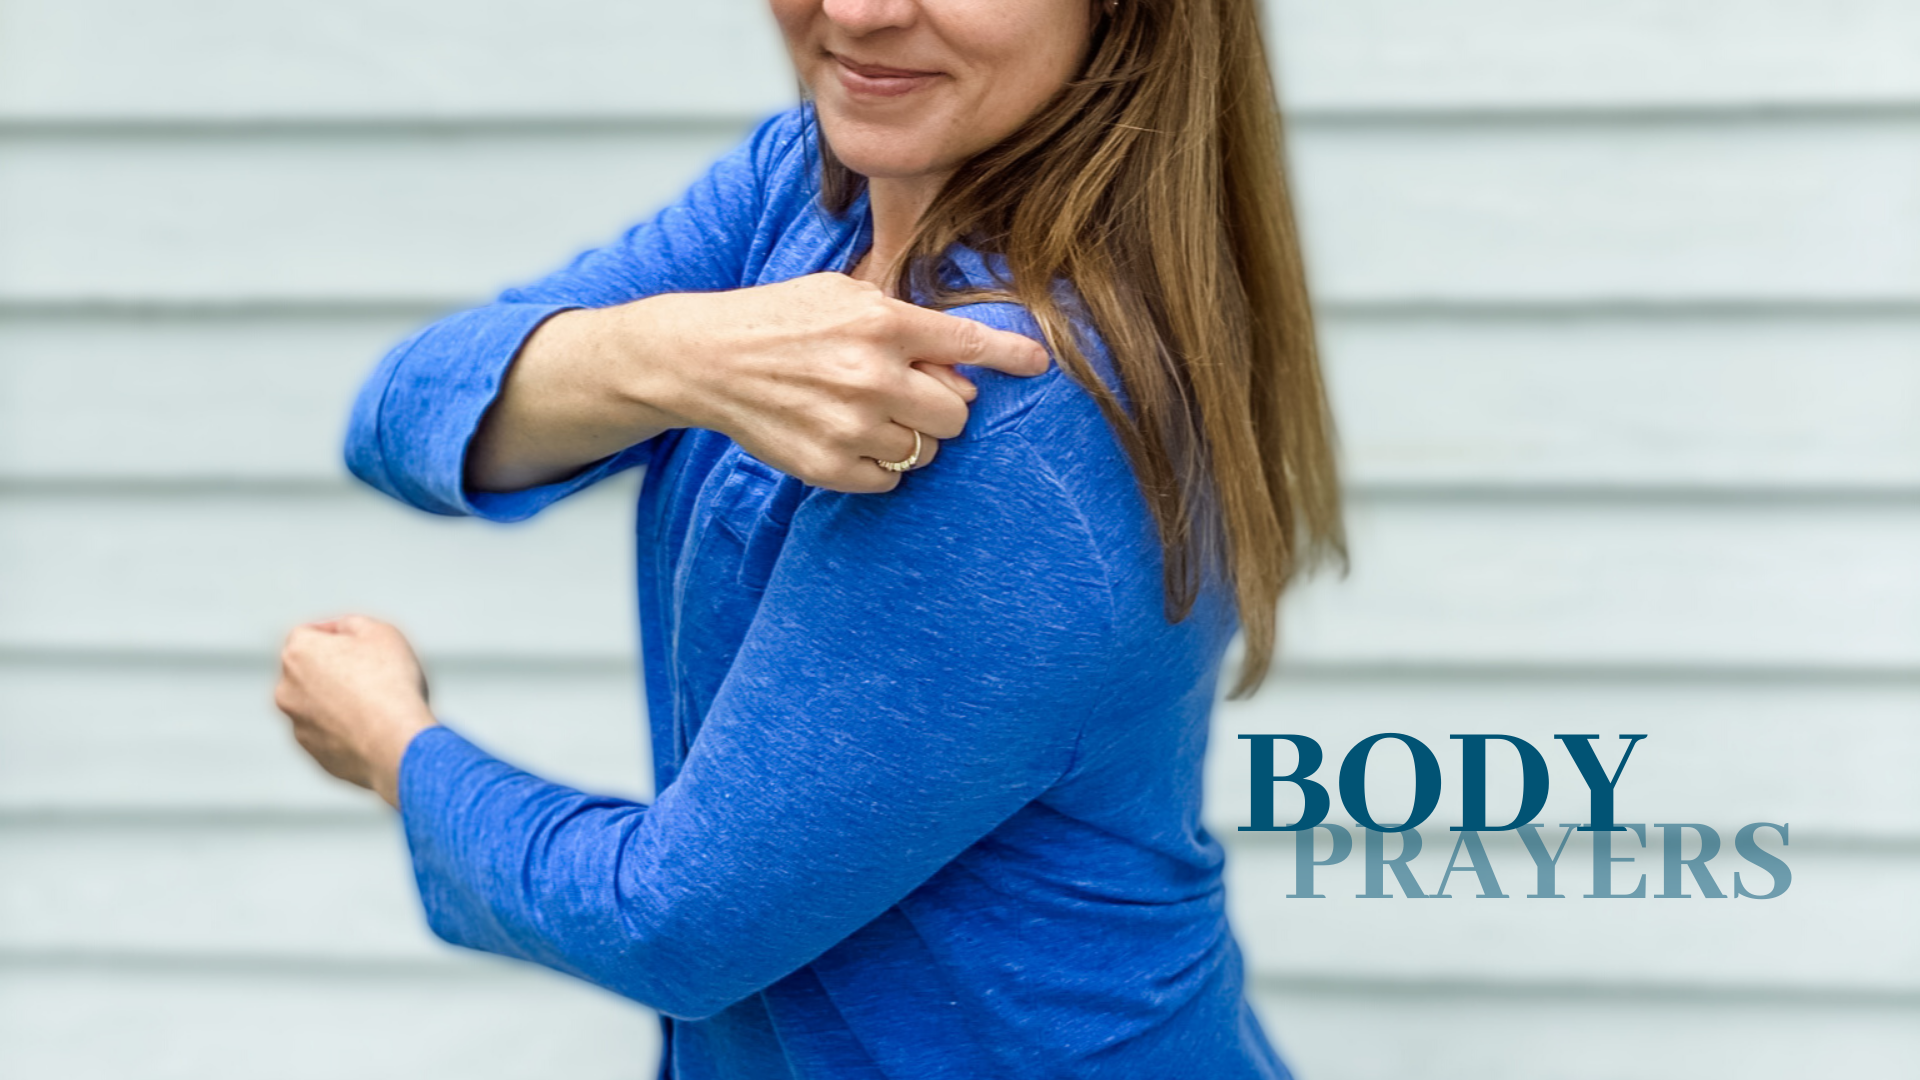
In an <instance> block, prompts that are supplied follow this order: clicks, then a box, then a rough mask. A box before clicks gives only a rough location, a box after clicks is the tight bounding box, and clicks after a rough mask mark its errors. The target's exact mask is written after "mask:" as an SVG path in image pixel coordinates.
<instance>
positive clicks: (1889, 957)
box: [0, 821, 1920, 992]
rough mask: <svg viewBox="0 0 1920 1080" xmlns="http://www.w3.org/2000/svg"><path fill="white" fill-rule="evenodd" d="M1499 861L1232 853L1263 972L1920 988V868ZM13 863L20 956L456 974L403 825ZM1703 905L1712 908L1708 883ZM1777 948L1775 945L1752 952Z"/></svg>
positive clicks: (51, 838) (71, 844) (21, 849)
mask: <svg viewBox="0 0 1920 1080" xmlns="http://www.w3.org/2000/svg"><path fill="white" fill-rule="evenodd" d="M1656 839H1657V834H1656ZM1555 840H1556V841H1557V837H1555ZM1428 841H1429V843H1430V845H1431V848H1432V850H1427V851H1425V852H1423V853H1422V854H1421V855H1420V856H1419V857H1418V858H1416V859H1415V860H1413V862H1412V864H1411V866H1412V870H1413V873H1414V874H1415V876H1416V878H1417V879H1418V880H1419V881H1420V882H1422V884H1423V886H1424V887H1425V888H1427V889H1429V890H1432V889H1434V888H1436V887H1437V885H1438V881H1439V877H1440V867H1441V865H1442V864H1443V863H1444V862H1445V860H1446V857H1447V855H1448V854H1449V852H1450V850H1451V846H1450V845H1444V844H1442V843H1441V841H1440V839H1439V834H1429V835H1428ZM1772 841H1773V838H1771V837H1769V838H1768V841H1767V842H1768V844H1769V847H1770V849H1772V850H1777V849H1778V848H1777V844H1774V843H1773V842H1772ZM1629 847H1630V845H1629ZM1731 847H1732V845H1731V837H1730V836H1729V837H1728V850H1726V851H1725V852H1723V853H1722V855H1721V856H1720V857H1718V858H1716V859H1714V860H1713V861H1712V862H1711V863H1709V864H1708V865H1709V866H1710V867H1711V868H1712V869H1713V870H1714V871H1715V877H1716V879H1717V880H1718V881H1719V882H1720V883H1721V887H1722V888H1724V889H1727V890H1728V891H1729V892H1730V891H1731V886H1732V873H1733V871H1734V870H1736V869H1737V870H1740V871H1741V873H1742V878H1743V880H1744V881H1745V882H1746V884H1747V885H1748V887H1749V888H1752V887H1754V886H1756V885H1758V886H1759V887H1760V888H1761V889H1762V890H1764V889H1765V888H1767V887H1768V883H1769V876H1768V875H1767V874H1766V873H1765V872H1763V871H1756V870H1754V869H1753V868H1751V867H1749V866H1747V864H1746V863H1745V862H1743V861H1742V860H1740V859H1738V858H1737V857H1736V856H1735V854H1734V853H1733V851H1732V850H1731ZM1489 848H1490V851H1491V853H1492V858H1493V860H1494V864H1495V866H1496V869H1497V871H1498V873H1499V877H1500V883H1501V885H1502V888H1503V890H1504V891H1506V892H1508V893H1509V894H1510V895H1509V897H1508V898H1507V899H1479V898H1477V897H1476V895H1475V894H1476V892H1477V891H1478V886H1477V884H1476V882H1475V879H1474V877H1473V875H1471V874H1465V875H1460V874H1456V875H1455V876H1454V877H1453V878H1452V880H1451V881H1450V882H1449V884H1448V890H1447V891H1448V893H1449V894H1450V897H1449V898H1432V899H1427V900H1410V899H1405V898H1396V899H1393V900H1390V901H1378V900H1362V899H1359V898H1357V897H1356V895H1355V894H1357V893H1359V892H1360V891H1362V888H1363V875H1362V868H1361V867H1360V865H1359V862H1360V859H1359V857H1358V854H1357V853H1356V855H1355V856H1354V857H1353V858H1350V859H1349V860H1348V861H1347V862H1346V863H1343V864H1341V865H1338V866H1334V867H1331V868H1327V869H1324V870H1322V871H1320V873H1319V874H1318V875H1317V876H1316V879H1315V884H1316V888H1317V889H1318V891H1320V892H1322V893H1325V894H1327V899H1323V900H1309V899H1288V898H1287V895H1286V894H1287V893H1289V892H1292V891H1294V878H1293V848H1292V843H1291V841H1290V840H1282V841H1279V842H1272V843H1261V844H1236V845H1235V846H1233V847H1232V848H1230V851H1229V855H1228V862H1227V867H1228V885H1227V895H1228V903H1229V911H1230V918H1231V919H1232V921H1233V925H1234V928H1235V934H1236V936H1237V937H1238V938H1239V939H1240V941H1241V944H1242V946H1243V947H1244V949H1245V952H1246V955H1247V957H1248V964H1249V967H1250V969H1251V970H1252V971H1253V972H1254V973H1255V975H1256V977H1259V978H1268V977H1273V978H1296V979H1298V978H1324V979H1357V978H1364V979H1372V980H1376V981H1381V982H1392V981H1395V980H1434V979H1455V980H1474V981H1480V982H1501V983H1522V984H1524V983H1527V982H1529V981H1532V982H1540V981H1547V982H1552V981H1566V982H1574V983H1593V984H1596V985H1602V986H1604V985H1609V984H1634V985H1653V986H1659V985H1674V986H1686V987H1706V988H1708V989H1711V988H1714V987H1720V988H1723V989H1725V990H1730V991H1733V990H1741V989H1747V990H1752V989H1758V988H1771V989H1775V990H1798V991H1815V990H1836V989H1846V988H1852V989H1855V990H1866V989H1874V990H1879V991H1885V992H1892V991H1899V992H1915V991H1920V924H1915V923H1914V922H1913V920H1911V919H1908V918H1906V917H1905V913H1906V912H1908V911H1909V910H1910V908H1911V904H1910V900H1909V898H1910V897H1911V895H1912V892H1913V890H1914V889H1915V888H1916V887H1920V858H1916V857H1915V856H1914V855H1913V854H1911V853H1908V854H1906V855H1883V854H1858V853H1849V852H1823V851H1821V850H1820V849H1819V848H1818V847H1817V846H1809V845H1807V844H1805V843H1804V838H1803V843H1802V844H1801V845H1799V846H1789V847H1788V848H1787V849H1785V852H1784V855H1785V858H1786V860H1787V862H1788V865H1789V866H1791V867H1792V869H1793V872H1794V877H1793V883H1792V885H1791V887H1790V888H1789V889H1788V891H1787V892H1786V894H1785V895H1783V896H1781V897H1779V898H1777V899H1774V900H1768V901H1756V900H1753V899H1744V898H1743V899H1723V900H1709V899H1705V898H1703V897H1699V896H1698V895H1696V896H1695V898H1694V899H1692V900H1690V901H1686V902H1681V901H1678V900H1657V899H1650V898H1649V899H1641V900H1590V899H1583V898H1581V894H1583V893H1586V892H1590V891H1593V890H1592V888H1591V884H1590V883H1591V880H1592V877H1591V860H1590V857H1589V855H1588V842H1587V840H1586V838H1585V837H1581V838H1578V839H1576V840H1574V841H1573V842H1571V843H1570V844H1569V845H1568V848H1567V852H1566V854H1565V855H1564V856H1563V859H1562V870H1561V872H1560V875H1559V878H1558V879H1557V885H1558V887H1559V891H1560V892H1562V893H1564V894H1566V895H1567V897H1568V898H1567V899H1563V900H1551V899H1539V900H1531V899H1526V898H1525V896H1526V894H1527V893H1528V892H1531V891H1533V888H1532V886H1533V877H1532V874H1531V872H1530V870H1529V867H1530V864H1529V863H1528V861H1527V858H1526V855H1525V853H1524V852H1523V851H1520V850H1518V845H1517V844H1514V843H1507V842H1502V841H1500V840H1498V839H1497V838H1496V839H1494V840H1491V841H1490V842H1489ZM1802 848H1805V850H1802ZM1615 854H1616V855H1618V856H1627V855H1636V854H1637V855H1638V856H1639V858H1637V859H1636V861H1635V862H1633V863H1631V864H1626V863H1622V864H1619V865H1618V867H1617V874H1616V877H1615V881H1617V882H1619V883H1620V885H1621V886H1622V887H1623V889H1625V890H1630V889H1631V888H1632V886H1633V884H1634V883H1635V882H1636V881H1637V880H1638V877H1637V876H1638V875H1640V874H1647V875H1649V877H1650V888H1649V889H1648V892H1649V893H1651V892H1656V891H1659V889H1660V888H1661V885H1660V868H1659V862H1658V854H1657V849H1656V850H1654V851H1651V852H1639V851H1638V850H1637V849H1634V850H1627V849H1626V848H1624V847H1616V850H1615ZM0 855H4V857H5V864H6V865H7V866H8V867H9V868H10V870H9V874H8V876H7V878H6V880H5V881H4V882H0V914H3V915H4V916H5V917H4V918H0V949H3V950H6V951H11V952H16V953H21V954H27V955H47V956H59V955H62V954H74V955H77V954H84V953H88V952H92V953H96V954H104V955H112V956H123V957H134V958H138V957H143V956H147V957H165V956H171V955H192V956H198V957H204V958H207V959H209V960H223V959H224V960H248V959H254V960H267V959H272V960H276V961H280V962H287V963H294V962H301V963H312V962H326V963H328V964H330V965H336V966H338V965H347V964H351V963H367V964H375V963H379V964H397V963H416V964H422V965H431V964H433V963H436V962H448V963H451V962H453V961H455V960H456V959H458V954H456V953H455V952H453V951H451V950H449V949H448V948H447V947H446V946H444V945H442V944H440V943H438V942H436V941H434V940H433V939H432V938H431V936H430V935H429V933H428V932H427V930H426V929H425V926H424V923H423V919H422V916H421V914H420V910H419V901H418V900H417V899H416V898H415V897H414V896H413V894H412V888H413V885H412V878H411V875H410V873H409V871H408V868H407V864H406V856H405V849H404V845H403V842H402V840H401V838H400V836H399V831H398V828H397V826H396V825H394V824H392V823H390V822H380V821H373V822H370V823H368V824H366V825H359V824H352V825H313V826H309V827H302V828H286V827H274V826H271V825H268V826H258V827H249V826H246V825H239V826H226V825H218V824H203V825H193V824H172V825H167V824H161V823H155V824H153V825H150V826H148V827H144V828H124V827H120V826H100V827H94V826H89V825H82V824H61V825H39V826H35V825H26V824H17V825H13V826H9V827H6V828H0ZM1389 880H1390V882H1391V879H1389ZM1393 891H1394V892H1395V893H1397V892H1398V891H1399V890H1398V888H1397V887H1395V888H1394V890H1393ZM1687 891H1688V892H1692V893H1695V894H1697V893H1698V889H1697V888H1694V887H1692V886H1691V883H1690V885H1689V888H1688V889H1687ZM1763 939H1764V940H1766V941H1767V942H1768V947H1767V948H1766V949H1755V948H1754V947H1753V943H1754V942H1755V941H1757V940H1763Z"/></svg>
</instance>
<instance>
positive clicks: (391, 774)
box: [273, 615, 437, 809]
mask: <svg viewBox="0 0 1920 1080" xmlns="http://www.w3.org/2000/svg"><path fill="white" fill-rule="evenodd" d="M273 701H274V704H275V705H277V706H279V707H280V711H281V712H283V713H286V714H287V717H288V719H290V720H292V721H293V737H294V740H295V741H297V742H298V743H299V744H300V748H301V749H302V750H305V751H306V752H307V754H308V755H309V756H311V757H312V758H313V760H315V761H317V762H319V763H320V767H321V768H323V769H325V770H327V771H328V772H329V773H332V774H333V775H334V776H337V777H339V778H340V779H342V780H345V781H347V782H348V783H350V784H358V785H360V786H361V787H363V788H369V789H371V790H372V791H373V792H374V793H375V794H377V795H379V796H380V797H381V798H383V799H385V800H387V803H388V804H389V805H391V806H393V807H395V808H396V809H397V808H398V807H399V805H400V794H399V788H400V759H401V757H402V756H404V755H405V754H406V752H407V744H408V743H410V742H412V741H413V737H414V736H415V735H418V734H419V733H420V732H421V731H423V730H425V729H427V728H429V727H432V726H433V725H434V724H435V723H436V722H437V721H435V720H434V718H433V712H432V710H431V709H429V708H428V707H427V682H426V677H425V675H423V674H422V672H421V670H420V661H419V660H418V659H417V658H416V657H415V656H414V654H413V648H412V646H410V645H408V644H407V639H406V638H405V637H404V636H402V635H401V633H400V631H399V630H396V629H394V628H393V627H392V626H389V625H387V624H386V623H383V622H380V621H379V620H377V619H370V618H367V617H366V616H364V615H348V616H345V617H343V618H339V619H329V620H327V621H326V622H317V623H309V624H307V625H305V626H300V627H296V628H294V631H293V632H292V633H290V634H288V635H287V643H286V645H285V647H284V648H282V649H281V652H280V685H279V686H277V687H275V688H274V693H273Z"/></svg>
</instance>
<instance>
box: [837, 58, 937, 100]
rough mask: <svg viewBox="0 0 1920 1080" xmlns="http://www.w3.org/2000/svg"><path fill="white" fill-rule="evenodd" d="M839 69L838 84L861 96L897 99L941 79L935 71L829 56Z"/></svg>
mask: <svg viewBox="0 0 1920 1080" xmlns="http://www.w3.org/2000/svg"><path fill="white" fill-rule="evenodd" d="M827 55H828V56H831V57H832V58H833V61H834V65H835V67H837V68H838V69H839V74H840V85H841V86H842V87H844V88H846V90H847V92H848V93H850V94H854V95H857V96H862V97H899V96H900V95H902V94H910V93H912V92H913V91H915V90H918V89H920V88H921V87H923V86H926V85H927V84H928V83H931V82H932V81H933V80H935V79H937V78H939V77H940V72H937V71H909V70H907V69H905V68H890V67H885V66H882V65H880V64H863V63H859V62H857V61H854V60H849V59H847V58H846V57H844V56H841V55H840V54H839V53H828V54H827Z"/></svg>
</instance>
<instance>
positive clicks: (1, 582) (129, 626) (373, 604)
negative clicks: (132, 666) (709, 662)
mask: <svg viewBox="0 0 1920 1080" xmlns="http://www.w3.org/2000/svg"><path fill="white" fill-rule="evenodd" d="M635 483H636V477H635V476H632V475H628V476H625V477H621V478H619V479H617V480H615V481H613V482H611V483H608V484H603V485H602V486H601V487H600V488H597V489H595V490H593V491H591V492H588V493H586V494H584V495H582V496H579V497H576V498H575V499H573V500H570V501H569V502H566V503H562V504H561V505H559V506H557V507H555V508H554V509H552V510H550V511H548V512H547V514H545V515H543V516H542V518H541V519H539V520H537V521H536V522H533V523H529V524H526V525H522V526H519V527H505V528H502V527H497V526H490V525H487V524H485V523H482V522H479V521H475V520H465V519H448V518H437V517H433V516H431V515H425V514H420V513H418V512H415V511H412V510H409V509H407V508H405V507H402V506H400V505H399V504H397V503H393V502H391V501H389V500H387V499H385V498H384V497H382V496H379V495H376V494H374V493H372V492H371V491H365V490H360V489H343V490H342V491H341V492H339V493H337V494H336V493H331V492H328V493H324V494H317V495H302V494H292V495H270V494H265V495H249V494H244V493H242V494H225V493H219V492H214V493H189V494H178V493H167V492H160V493H156V494H152V495H119V494H107V495H101V496H94V495H75V496H67V495H60V494H53V495H39V494H22V495H14V496H10V497H9V496H0V553H3V554H0V567H3V568H0V647H6V646H12V647H14V648H31V649H83V650H85V649H102V648H104V649H130V650H135V651H138V650H160V651H162V652H164V653H168V654H175V653H181V652H186V653H193V652H213V653H233V652H246V653H255V654H263V655H272V654H274V653H277V651H278V649H279V644H280V641H281V640H282V638H283V637H284V635H285V633H286V630H287V629H288V628H289V627H291V626H292V625H293V624H295V623H297V622H301V621H304V620H307V619H312V618H321V617H325V616H327V615H329V614H337V613H339V612H342V611H366V612H368V613H370V614H376V615H385V616H388V617H391V618H394V619H396V620H398V621H400V622H401V623H402V624H403V625H405V626H407V627H408V628H409V629H410V630H411V631H412V632H413V633H414V634H415V636H416V637H417V639H418V640H419V642H420V643H421V645H422V647H423V648H424V649H426V650H428V651H429V652H435V651H438V652H443V653H467V654H477V655H480V656H501V655H523V656H530V657H547V658H570V657H578V656H583V655H589V656H596V657H601V658H607V659H623V658H628V657H631V656H632V655H634V652H635V649H636V643H635V637H636V635H635V630H634V622H635V617H634V613H633V596H634V584H633V563H632V558H633V556H632V546H633V540H632V537H633V526H632V515H633V507H632V492H633V489H634V486H635ZM559 568H564V571H561V570H560V569H559ZM156 618H157V619H159V620H160V621H159V622H155V621H154V620H155V619H156Z"/></svg>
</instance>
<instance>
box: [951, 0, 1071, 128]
mask: <svg viewBox="0 0 1920 1080" xmlns="http://www.w3.org/2000/svg"><path fill="white" fill-rule="evenodd" d="M1021 7H1022V8H1024V10H1023V11H1021V12H1020V13H1019V14H1015V13H1014V12H1013V11H1011V10H1009V11H1007V12H1006V13H1005V15H1006V17H1003V18H993V19H985V20H982V21H981V22H980V23H979V24H977V28H978V32H977V33H976V34H974V35H971V37H972V40H971V41H970V42H969V43H968V44H969V46H970V47H969V48H968V50H967V51H969V52H971V53H972V54H973V56H974V57H975V58H977V60H976V62H977V65H978V70H977V76H978V86H979V93H980V101H979V105H980V107H981V116H982V119H986V118H987V117H989V116H990V117H991V118H992V119H993V121H994V122H995V123H994V126H996V127H1004V128H1006V129H1007V130H1008V131H1011V129H1012V128H1014V127H1018V126H1019V124H1020V122H1021V121H1023V120H1025V119H1026V118H1027V117H1029V116H1031V115H1033V113H1034V112H1035V111H1037V110H1038V109H1039V108H1040V106H1042V105H1044V104H1046V102H1047V101H1048V99H1050V98H1052V97H1053V95H1054V94H1056V93H1058V92H1059V90H1060V88H1061V87H1063V86H1065V85H1066V84H1067V82H1068V81H1069V80H1071V79H1072V78H1073V77H1074V75H1076V74H1078V73H1079V70H1080V64H1081V61H1082V57H1083V56H1084V54H1085V51H1086V41H1087V35H1088V32H1089V30H1090V27H1089V25H1088V19H1087V18H1086V17H1084V14H1082V16H1081V17H1079V18H1074V17H1073V15H1074V14H1075V13H1080V12H1081V6H1080V0H1072V2H1071V4H1070V6H1068V7H1065V8H1062V7H1060V6H1058V5H1042V4H1031V5H1025V4H1023V5H1021ZM1036 9H1039V10H1036ZM1022 16H1024V17H1022ZM1005 133H1006V132H1002V134H1005Z"/></svg>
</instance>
